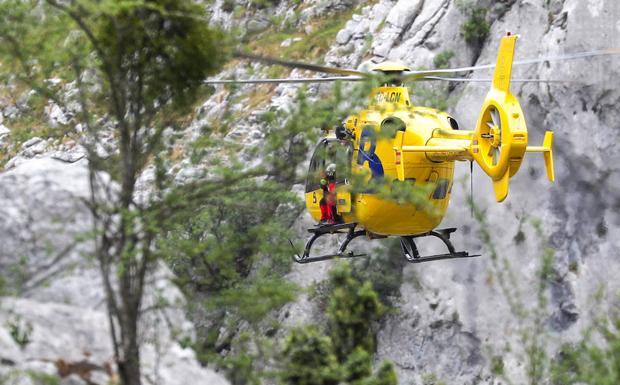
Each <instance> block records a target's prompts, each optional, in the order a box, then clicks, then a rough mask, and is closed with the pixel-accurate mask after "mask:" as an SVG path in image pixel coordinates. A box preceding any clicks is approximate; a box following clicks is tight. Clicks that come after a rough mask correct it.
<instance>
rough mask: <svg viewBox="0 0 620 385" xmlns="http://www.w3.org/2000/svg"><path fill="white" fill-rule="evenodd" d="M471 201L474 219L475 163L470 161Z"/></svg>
mask: <svg viewBox="0 0 620 385" xmlns="http://www.w3.org/2000/svg"><path fill="white" fill-rule="evenodd" d="M469 199H471V202H470V206H469V207H470V208H471V217H472V218H473V217H474V161H473V159H472V160H470V161H469Z"/></svg>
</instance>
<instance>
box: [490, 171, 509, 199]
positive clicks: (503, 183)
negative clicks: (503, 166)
mask: <svg viewBox="0 0 620 385" xmlns="http://www.w3.org/2000/svg"><path fill="white" fill-rule="evenodd" d="M509 180H510V171H508V170H507V171H506V172H505V173H504V176H503V177H502V178H501V179H499V180H494V181H493V190H495V200H496V201H497V202H503V201H504V199H506V197H507V196H508V181H509Z"/></svg>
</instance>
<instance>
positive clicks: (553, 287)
mask: <svg viewBox="0 0 620 385" xmlns="http://www.w3.org/2000/svg"><path fill="white" fill-rule="evenodd" d="M225 3H226V2H224V1H220V0H216V1H214V2H213V3H212V4H209V5H206V9H207V12H208V13H209V14H210V15H211V18H212V20H213V21H214V22H216V23H219V24H220V25H223V26H237V27H240V28H242V29H244V30H245V31H247V32H246V33H247V34H248V36H249V37H250V39H252V36H261V35H260V33H261V31H265V30H267V31H269V29H270V28H274V25H283V24H285V23H288V24H287V25H290V26H292V27H293V29H294V30H296V31H300V32H299V34H301V38H302V39H303V38H304V36H313V35H312V33H313V25H315V23H316V20H320V19H325V18H334V17H344V16H342V15H346V17H348V18H349V19H348V20H347V21H346V23H345V24H344V26H343V27H342V28H339V29H337V30H336V31H335V32H334V36H331V38H330V39H331V40H330V41H331V43H330V45H329V46H328V47H327V51H326V52H325V53H320V55H319V57H318V58H313V59H312V60H315V61H318V62H321V61H324V62H325V63H327V64H330V65H337V66H342V67H347V68H356V67H358V66H360V65H365V63H366V62H367V61H369V60H372V61H375V62H378V61H382V60H385V59H390V60H400V61H403V62H405V63H407V64H409V65H410V66H411V67H414V68H418V67H426V68H429V67H433V65H434V59H435V58H436V57H437V55H439V54H441V53H444V52H448V51H451V52H453V53H454V55H453V57H452V59H451V60H450V63H449V64H450V66H462V65H472V64H486V63H492V62H493V61H494V59H495V55H496V51H497V46H498V42H499V39H500V37H501V36H502V35H504V34H505V33H506V31H511V32H513V33H518V34H519V35H520V39H519V41H518V47H517V54H516V57H517V58H532V57H539V56H546V55H555V54H560V53H565V52H576V51H590V50H595V49H600V48H607V47H618V46H620V38H618V36H619V35H620V23H619V22H618V20H620V4H619V3H618V2H617V1H615V0H589V1H580V0H550V1H549V0H516V1H515V0H505V1H490V0H489V1H486V0H484V1H479V2H476V3H475V4H476V5H477V6H478V7H482V8H484V9H487V10H488V12H487V20H488V21H489V23H490V32H489V34H488V37H486V38H485V39H484V42H483V44H482V45H481V46H471V45H469V44H466V43H465V41H464V37H463V34H462V28H461V26H462V25H463V24H464V23H465V21H466V20H467V18H468V15H467V14H466V13H467V12H466V10H465V6H464V4H465V3H466V2H458V1H451V0H436V1H435V0H434V1H428V0H399V1H392V0H379V1H375V2H371V4H368V5H366V4H365V3H364V2H359V1H353V0H324V1H319V0H317V1H304V2H302V4H301V5H298V4H297V3H298V2H293V1H282V2H280V4H279V5H276V6H274V7H272V8H268V9H265V10H258V11H253V12H248V13H247V15H248V16H239V15H235V9H234V8H233V9H229V8H228V7H227V6H226V4H225ZM239 3H240V4H242V5H241V7H243V6H244V5H243V4H245V3H244V2H243V1H241V2H239ZM355 7H357V8H356V9H357V11H356V12H354V13H352V14H350V13H347V12H348V11H349V10H351V9H353V8H355ZM250 15H251V16H250ZM274 15H275V16H274ZM349 15H350V16H349ZM299 37H300V36H298V34H294V35H291V36H283V40H282V42H277V44H276V45H275V46H276V47H279V48H277V49H281V50H284V49H286V48H287V47H289V46H291V45H292V44H293V45H294V44H296V42H297V40H296V39H298V38H299ZM276 54H277V52H276ZM619 62H620V59H618V58H617V57H616V58H603V59H596V60H579V61H572V62H563V63H552V64H543V65H533V66H523V67H519V68H515V72H514V74H513V77H514V78H518V77H540V78H554V79H563V80H570V81H573V82H572V83H560V84H528V83H520V84H514V85H513V86H512V91H513V93H514V94H515V95H517V97H518V98H519V100H520V102H521V105H522V107H523V110H524V112H525V114H526V120H527V124H528V128H529V133H530V142H532V143H534V144H538V143H539V142H541V141H542V134H543V132H544V131H545V130H553V131H554V132H555V146H554V153H555V167H556V183H555V184H552V185H551V184H549V183H548V182H547V181H546V179H545V177H544V172H541V170H543V161H542V157H540V158H539V156H538V155H528V156H527V157H526V160H525V161H524V163H523V165H522V168H521V170H520V172H519V174H517V176H516V177H515V178H513V179H512V180H511V190H510V195H509V197H508V199H507V200H506V201H505V202H504V203H502V204H496V203H495V202H494V196H493V192H492V189H491V185H490V183H489V181H488V178H487V177H486V176H484V174H483V173H482V172H481V171H479V170H476V171H475V172H474V198H475V201H476V202H477V205H478V206H480V207H481V208H483V209H484V210H486V223H485V224H483V225H481V224H480V223H479V222H478V221H476V220H474V219H472V218H471V215H470V212H469V207H468V205H467V203H466V198H467V194H468V193H469V180H468V171H469V170H468V168H469V167H468V166H469V165H468V164H460V165H459V166H457V175H456V180H457V183H455V184H454V187H453V190H452V202H451V209H450V212H449V215H448V217H447V218H446V219H445V220H444V223H442V227H453V226H454V227H459V228H460V230H459V232H458V233H457V234H456V235H455V238H454V243H455V244H456V245H458V246H457V247H459V248H463V249H467V250H470V251H472V252H475V251H478V250H479V251H480V254H482V255H483V256H482V257H480V258H477V259H474V260H467V261H444V262H435V263H431V264H426V265H408V266H406V267H404V270H403V284H402V286H401V287H400V295H399V297H398V298H397V299H396V300H395V301H396V302H395V303H396V305H397V309H398V311H397V312H396V314H392V315H389V316H388V317H387V318H386V319H385V321H384V322H383V324H382V326H381V330H380V332H379V338H378V339H379V341H378V342H379V347H378V352H377V359H378V360H383V359H389V360H392V361H393V362H394V363H395V364H396V366H397V369H398V372H399V381H400V383H401V384H411V383H423V382H424V381H427V382H428V381H429V379H431V378H437V379H439V380H441V381H444V382H445V383H447V384H473V383H489V384H490V383H494V382H495V380H494V378H493V375H492V374H491V358H492V357H500V358H501V360H502V361H503V363H504V368H505V371H506V373H507V375H508V377H510V378H512V379H513V382H514V383H521V382H523V379H524V377H523V376H524V375H525V373H524V366H525V364H526V363H525V357H524V352H523V350H522V345H523V344H522V342H521V336H522V334H521V332H522V331H523V330H524V329H527V328H529V327H532V325H533V323H534V320H533V319H532V318H531V317H521V318H520V317H515V316H514V314H513V313H512V312H511V307H510V305H509V300H511V299H514V298H517V299H518V300H520V301H521V302H522V303H524V304H526V307H529V308H533V307H535V305H529V304H535V303H536V294H537V293H536V290H535V287H536V285H537V283H538V279H537V275H536V273H537V271H538V269H539V266H540V261H541V258H540V257H541V255H542V253H543V248H544V247H545V245H549V246H551V247H552V248H553V249H554V256H553V263H552V268H553V274H552V279H551V280H550V281H549V282H548V284H549V288H548V290H546V291H545V293H546V295H548V298H549V303H548V304H547V305H546V306H545V307H544V325H545V329H546V330H547V331H548V333H547V337H548V348H549V351H550V353H551V354H553V353H554V352H555V351H556V349H557V347H558V346H559V344H561V343H563V342H566V341H572V340H575V339H576V338H578V337H579V336H580V335H581V333H582V331H583V330H584V329H585V328H587V327H588V326H589V325H590V323H591V321H592V314H591V313H592V311H596V312H599V314H600V313H605V312H608V311H610V309H613V308H616V309H617V307H618V297H617V293H618V290H620V284H619V283H618V280H617V279H616V278H617V277H618V275H619V274H620V214H619V213H620V193H618V191H617V188H618V186H620V172H619V171H620V170H619V169H620V147H619V146H618V145H617V143H618V140H619V138H620V110H618V106H619V105H620V90H619V87H618V85H619V84H620V83H619V82H618V80H617V79H618V78H619V76H620V70H619V69H618V68H619V66H618V63H619ZM248 73H258V74H262V76H266V69H265V68H264V67H262V66H259V65H252V66H245V65H239V66H236V67H234V68H230V69H228V70H226V71H224V72H223V73H222V74H221V76H222V77H228V76H231V75H235V76H238V77H243V76H244V75H246V74H248ZM301 74H302V73H301V72H298V71H293V73H292V75H301ZM489 75H490V73H488V74H487V73H482V74H476V75H475V76H479V77H487V76H489ZM253 87H254V86H243V87H240V88H239V90H238V91H237V94H236V98H235V99H234V100H235V101H236V102H235V103H234V104H232V105H228V107H227V106H226V102H228V101H230V100H233V99H232V98H230V95H229V94H228V91H226V90H225V89H219V88H218V89H217V92H216V94H215V95H214V96H213V97H211V98H210V99H209V100H206V101H205V103H204V105H203V106H202V107H201V108H200V111H199V113H198V114H197V118H196V121H194V122H193V123H192V124H191V125H190V128H189V129H188V132H189V133H190V134H191V133H192V132H198V130H197V128H198V127H200V125H201V122H210V121H216V120H218V119H221V118H222V117H223V116H224V113H225V112H226V108H228V109H230V110H233V111H242V110H243V109H244V107H243V106H246V105H248V104H249V103H254V102H255V111H254V112H253V113H252V114H250V115H249V116H244V118H243V119H242V120H238V121H233V124H232V125H231V127H234V129H233V130H232V131H231V132H230V133H229V134H228V137H229V138H230V139H233V140H238V141H243V142H245V143H247V144H250V145H257V144H260V143H261V140H262V139H263V138H264V135H265V133H266V127H264V126H263V124H262V123H261V121H260V119H258V118H257V116H258V113H259V112H260V111H266V110H269V109H283V110H286V109H287V108H288V106H290V105H291V103H293V102H294V96H295V93H296V90H297V89H298V87H297V86H295V85H279V86H273V87H272V88H269V91H268V97H266V98H262V99H260V100H258V101H255V100H254V99H252V97H253V96H252V91H253ZM486 91H487V87H486V86H484V85H480V84H478V83H471V84H468V85H459V86H456V87H451V88H448V89H446V90H445V92H448V93H449V95H448V96H449V100H450V101H451V106H450V108H449V110H450V112H451V113H452V114H453V116H455V117H456V118H457V119H458V120H459V123H460V125H461V127H463V128H466V129H473V127H474V125H475V121H476V117H477V114H478V112H479V109H480V106H481V104H482V100H483V98H484V95H485V93H486ZM308 92H309V94H310V95H311V96H312V95H317V93H320V92H329V86H328V85H321V86H320V87H318V86H313V87H310V88H309V91H308ZM441 92H444V90H442V91H441ZM417 96H418V95H416V94H415V93H414V95H413V98H414V102H416V101H421V100H422V99H421V98H418V99H416V98H417ZM7 109H9V106H7V107H5V106H3V113H4V114H5V115H6V114H8V113H10V111H8V110H7ZM0 124H1V121H0ZM3 127H4V126H0V143H2V140H3V139H2V138H3V137H6V136H7V135H11V133H6V132H5V131H3V130H2V128H3ZM8 129H9V130H10V129H11V127H8ZM81 157H82V156H80V152H79V151H76V150H75V148H72V149H68V148H60V147H59V146H55V145H54V144H53V143H47V142H44V141H34V142H32V143H25V144H24V146H23V149H22V151H21V152H20V154H19V155H18V156H17V157H16V158H14V160H13V161H10V162H9V163H8V164H7V167H6V170H5V171H3V172H2V173H1V174H0V201H1V204H0V213H1V218H2V220H1V221H0V245H1V246H0V266H2V268H3V270H5V269H8V268H13V269H16V270H15V271H16V272H19V274H21V275H20V276H18V275H16V274H17V273H15V274H12V275H11V277H12V279H15V280H18V281H19V282H18V283H21V284H22V285H23V287H22V291H21V293H22V297H23V298H6V297H5V298H3V300H2V302H1V305H0V360H1V361H0V374H1V373H8V372H13V373H16V372H19V373H18V374H17V376H18V377H19V378H21V381H23V383H28V382H27V381H28V379H27V378H28V376H27V375H26V374H24V373H26V372H25V370H28V369H33V368H34V369H37V370H39V369H41V370H43V371H46V372H49V373H53V372H54V371H55V370H56V369H55V366H54V365H56V366H57V365H58V360H59V359H63V360H66V361H71V362H81V361H84V360H86V361H88V362H91V363H93V364H95V365H96V366H97V368H100V369H94V371H93V373H96V375H97V376H102V377H101V378H104V379H105V378H106V377H105V376H106V372H105V363H106V362H107V361H108V360H109V359H110V358H111V353H110V347H109V345H108V344H109V343H108V340H107V338H106V337H105V333H106V328H107V322H106V321H105V317H104V313H103V307H102V302H101V297H100V296H101V291H100V290H97V278H96V277H97V272H96V270H95V269H94V267H93V266H90V265H89V264H88V262H87V260H86V262H85V260H84V258H82V257H81V255H80V254H81V253H82V252H83V251H84V250H83V249H81V248H82V247H87V244H84V243H81V246H80V247H79V248H77V249H75V248H70V247H69V246H71V245H72V244H73V242H74V241H75V239H76V236H79V235H80V234H81V233H83V231H84V230H85V229H86V228H87V223H88V220H89V218H88V214H87V210H86V209H85V208H84V207H83V205H82V203H81V198H83V197H84V196H85V194H88V185H87V180H86V173H85V171H84V165H83V163H82V162H84V160H81ZM180 175H183V171H181V172H180ZM458 181H460V182H458ZM533 219H536V220H537V221H538V222H539V223H540V225H539V226H538V225H536V226H534V225H532V220H533ZM310 224H311V222H310V219H309V217H308V216H306V215H304V216H302V217H301V218H299V220H298V221H297V224H296V226H297V228H298V229H299V234H300V237H303V236H305V235H304V231H303V229H304V227H305V226H308V225H310ZM482 226H484V228H481V227H482ZM485 229H486V230H488V231H489V232H490V233H491V235H492V240H493V243H494V245H495V248H496V250H497V251H498V254H499V258H498V259H497V263H495V262H494V260H493V259H492V258H491V257H490V256H491V254H492V253H491V252H490V250H489V248H488V245H484V244H483V242H482V241H481V239H482V238H481V236H480V231H481V230H485ZM65 250H71V251H65ZM433 250H434V245H432V244H429V245H427V246H423V251H426V252H432V251H433ZM50 251H51V252H50ZM329 267H330V263H329V262H326V263H318V264H315V265H309V266H296V267H294V268H293V271H292V272H291V273H290V275H289V277H290V279H291V280H292V281H294V282H296V283H298V284H300V285H301V286H305V287H307V286H309V285H311V284H312V283H313V282H317V281H321V280H323V279H325V277H326V274H327V271H328V270H329ZM22 276H23V277H22ZM43 283H45V284H43ZM502 285H507V286H508V287H509V293H512V294H509V295H508V297H509V298H507V294H506V291H505V290H502ZM601 287H603V288H604V293H605V294H604V295H603V298H602V299H601V300H599V301H598V302H597V301H594V298H595V293H596V292H597V291H598V290H599V289H600V288H601ZM159 292H160V293H161V292H163V293H166V294H165V295H167V296H170V298H173V299H175V300H174V301H177V302H179V301H180V302H181V303H182V301H183V299H182V298H180V294H179V293H178V292H177V291H176V290H175V289H174V288H173V287H171V285H170V284H169V283H168V280H167V279H166V274H165V268H163V267H162V277H161V285H160V291H159ZM153 295H156V294H153ZM181 307H182V304H180V305H179V308H177V310H176V311H175V312H174V313H173V314H174V316H175V317H178V318H177V319H178V320H179V321H178V322H179V323H178V324H180V325H183V324H184V322H183V320H184V317H183V314H182V311H181V310H179V309H180V308H181ZM282 314H283V315H282V317H281V318H282V319H286V321H285V322H286V323H287V324H289V325H294V324H298V323H301V322H305V321H309V320H316V319H320V315H318V314H317V308H316V305H315V304H313V303H312V301H311V300H309V299H308V298H307V297H306V296H302V297H301V298H300V300H299V301H298V302H296V303H294V304H291V305H288V306H287V308H286V309H284V311H283V312H282ZM285 314H286V315H287V317H285V316H284V315H285ZM158 319H160V318H158V317H157V316H154V317H152V319H149V322H153V324H155V325H159V329H154V330H156V332H155V333H154V334H153V336H150V337H152V339H150V340H149V341H150V342H149V344H148V345H147V353H145V357H146V362H147V363H146V367H147V370H146V372H147V375H150V376H159V377H153V378H159V379H160V381H159V382H157V383H165V384H175V383H182V382H178V381H179V379H181V378H183V376H184V375H185V373H186V372H187V371H188V370H189V371H191V372H192V373H194V375H195V376H197V378H201V379H202V381H201V383H209V384H217V383H220V382H221V383H224V382H223V380H222V379H219V378H217V375H215V374H213V373H212V372H210V371H209V370H207V369H203V368H200V367H199V366H198V364H197V363H196V361H195V359H194V358H193V357H192V353H191V352H189V351H188V350H183V349H182V348H181V347H180V346H178V344H176V343H175V342H172V341H173V339H172V338H171V337H170V336H171V335H172V334H173V333H175V332H176V331H171V330H167V329H166V327H164V326H163V325H162V324H158V322H159V321H158ZM28 327H32V333H31V337H30V338H31V339H32V342H31V343H28V344H26V345H25V347H20V346H19V344H18V343H17V342H16V341H15V338H11V337H10V336H9V335H10V334H11V333H12V332H13V333H14V332H15V331H16V330H17V331H19V330H23V329H24V328H26V329H27V328H28ZM184 330H185V332H188V333H191V325H186V327H184ZM75 336H78V337H79V338H77V341H76V339H75ZM145 338H146V339H147V340H148V337H147V336H145ZM45 341H48V342H49V344H47V343H46V342H45ZM162 346H163V347H162ZM508 347H510V348H508ZM162 349H163V350H162ZM158 360H159V361H158ZM157 362H164V363H165V364H164V365H163V366H161V365H156V363H157ZM155 367H157V368H160V369H159V372H158V373H153V370H154V369H152V370H150V369H148V368H155ZM101 368H103V369H101ZM18 369H19V370H18ZM72 378H73V379H74V380H75V381H76V382H77V383H79V381H80V379H79V376H77V375H74V376H73V377H72ZM196 382H198V381H196Z"/></svg>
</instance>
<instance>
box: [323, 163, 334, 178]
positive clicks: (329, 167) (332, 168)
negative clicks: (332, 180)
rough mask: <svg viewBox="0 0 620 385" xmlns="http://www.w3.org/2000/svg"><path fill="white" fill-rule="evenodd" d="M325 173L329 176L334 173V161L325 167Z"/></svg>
mask: <svg viewBox="0 0 620 385" xmlns="http://www.w3.org/2000/svg"><path fill="white" fill-rule="evenodd" d="M325 175H327V176H329V177H333V176H335V175H336V165H335V164H334V163H330V164H329V166H327V168H326V169H325Z"/></svg>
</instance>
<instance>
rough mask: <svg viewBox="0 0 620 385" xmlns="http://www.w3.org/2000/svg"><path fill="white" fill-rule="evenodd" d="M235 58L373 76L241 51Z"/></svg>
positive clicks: (324, 71)
mask: <svg viewBox="0 0 620 385" xmlns="http://www.w3.org/2000/svg"><path fill="white" fill-rule="evenodd" d="M234 56H235V57H238V58H242V59H247V60H253V61H258V62H262V63H267V64H277V65H281V66H284V67H288V68H299V69H302V70H307V71H314V72H323V73H327V74H337V75H352V76H370V75H371V74H369V73H367V72H362V71H357V70H352V69H346V68H337V67H328V66H322V65H318V64H309V63H302V62H298V61H289V60H283V59H276V58H273V57H268V56H260V55H254V54H251V53H245V52H240V51H237V52H235V53H234Z"/></svg>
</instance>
